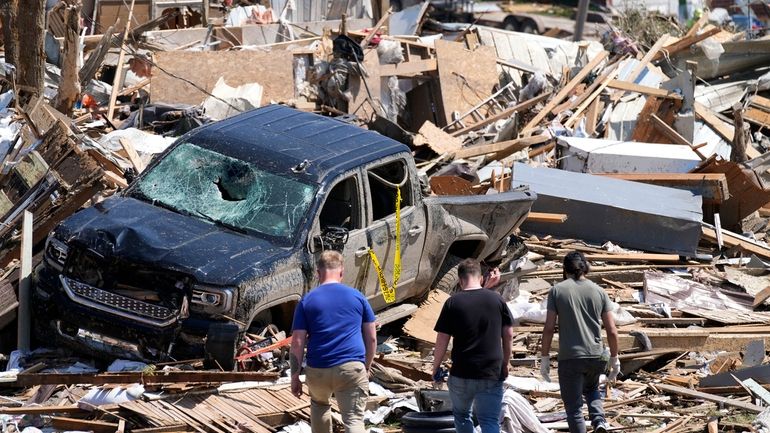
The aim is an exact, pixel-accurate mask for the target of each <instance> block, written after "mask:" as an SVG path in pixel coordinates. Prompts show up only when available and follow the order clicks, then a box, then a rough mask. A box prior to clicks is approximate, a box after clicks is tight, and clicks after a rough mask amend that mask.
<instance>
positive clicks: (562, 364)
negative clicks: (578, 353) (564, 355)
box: [559, 358, 607, 433]
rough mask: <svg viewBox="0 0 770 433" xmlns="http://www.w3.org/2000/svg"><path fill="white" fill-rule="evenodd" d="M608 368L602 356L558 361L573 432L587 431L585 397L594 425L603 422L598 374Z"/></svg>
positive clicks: (561, 385) (568, 420)
mask: <svg viewBox="0 0 770 433" xmlns="http://www.w3.org/2000/svg"><path fill="white" fill-rule="evenodd" d="M606 367H607V362H606V361H603V360H601V359H600V358H582V359H569V360H564V361H559V388H560V391H561V399H562V401H563V402H564V410H565V411H566V412H567V424H569V431H570V433H585V432H586V425H585V421H584V420H583V398H584V397H585V402H586V403H587V404H588V417H589V419H590V420H591V425H592V426H594V427H595V426H596V424H597V423H599V422H600V421H604V408H603V407H602V397H601V394H600V393H599V376H601V374H602V373H603V372H604V370H605V368H606Z"/></svg>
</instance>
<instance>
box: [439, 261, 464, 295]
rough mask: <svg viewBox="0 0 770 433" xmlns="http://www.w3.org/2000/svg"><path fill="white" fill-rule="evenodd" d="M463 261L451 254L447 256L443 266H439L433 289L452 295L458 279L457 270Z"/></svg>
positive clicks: (455, 289)
mask: <svg viewBox="0 0 770 433" xmlns="http://www.w3.org/2000/svg"><path fill="white" fill-rule="evenodd" d="M462 261H463V259H461V258H460V257H457V256H455V255H452V254H447V256H446V258H445V259H444V264H442V265H441V269H439V271H438V274H437V275H436V279H435V280H433V288H434V289H439V290H442V291H444V292H446V293H449V294H452V293H454V292H456V291H457V285H458V284H459V283H460V277H458V276H457V268H458V267H459V266H460V262H462Z"/></svg>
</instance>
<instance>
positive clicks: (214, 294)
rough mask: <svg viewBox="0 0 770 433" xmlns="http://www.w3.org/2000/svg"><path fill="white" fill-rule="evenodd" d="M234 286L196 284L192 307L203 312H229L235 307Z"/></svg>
mask: <svg viewBox="0 0 770 433" xmlns="http://www.w3.org/2000/svg"><path fill="white" fill-rule="evenodd" d="M233 292H234V290H233V289H232V288H224V287H213V286H204V285H199V284H196V285H194V286H193V290H192V298H191V299H190V304H191V305H190V308H191V309H192V310H193V311H198V312H203V313H227V312H230V310H232V308H233Z"/></svg>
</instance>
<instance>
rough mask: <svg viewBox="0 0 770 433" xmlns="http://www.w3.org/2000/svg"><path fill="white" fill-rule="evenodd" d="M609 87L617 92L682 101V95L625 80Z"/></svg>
mask: <svg viewBox="0 0 770 433" xmlns="http://www.w3.org/2000/svg"><path fill="white" fill-rule="evenodd" d="M607 87H609V88H611V89H616V90H625V91H627V92H634V93H640V94H642V95H647V96H656V97H658V98H665V99H682V95H680V94H678V93H675V92H671V91H668V90H666V89H660V88H656V87H649V86H643V85H641V84H635V83H629V82H628V81H623V80H612V81H610V82H609V84H607Z"/></svg>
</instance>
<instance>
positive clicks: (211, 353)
mask: <svg viewBox="0 0 770 433" xmlns="http://www.w3.org/2000/svg"><path fill="white" fill-rule="evenodd" d="M239 339H240V331H239V329H238V325H236V324H235V323H214V324H212V325H210V326H209V332H208V334H206V345H205V347H204V350H205V352H206V353H205V358H204V366H205V367H206V368H209V369H217V370H218V369H219V368H220V367H221V368H222V369H223V370H225V371H233V370H235V349H236V347H235V346H236V345H237V344H238V340H239Z"/></svg>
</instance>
